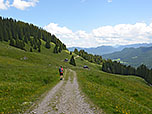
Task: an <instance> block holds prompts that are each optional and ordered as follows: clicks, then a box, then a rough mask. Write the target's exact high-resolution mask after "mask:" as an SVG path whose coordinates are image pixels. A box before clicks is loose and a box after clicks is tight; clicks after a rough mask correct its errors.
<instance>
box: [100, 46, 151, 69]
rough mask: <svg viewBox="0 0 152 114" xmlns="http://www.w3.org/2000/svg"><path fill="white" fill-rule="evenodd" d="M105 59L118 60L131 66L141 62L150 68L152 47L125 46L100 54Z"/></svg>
mask: <svg viewBox="0 0 152 114" xmlns="http://www.w3.org/2000/svg"><path fill="white" fill-rule="evenodd" d="M102 57H103V58H105V59H112V60H118V61H121V62H123V63H125V64H129V65H132V66H136V67H137V66H139V65H141V64H145V65H147V67H149V68H152V47H140V48H125V49H123V50H122V51H119V52H114V53H111V54H105V55H102Z"/></svg>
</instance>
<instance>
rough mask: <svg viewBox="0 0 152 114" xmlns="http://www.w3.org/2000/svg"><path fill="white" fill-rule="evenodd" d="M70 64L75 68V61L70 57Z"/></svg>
mask: <svg viewBox="0 0 152 114" xmlns="http://www.w3.org/2000/svg"><path fill="white" fill-rule="evenodd" d="M70 64H71V65H73V66H76V63H75V60H74V56H73V55H72V57H71V59H70Z"/></svg>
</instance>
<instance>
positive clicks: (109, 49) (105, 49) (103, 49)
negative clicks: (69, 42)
mask: <svg viewBox="0 0 152 114" xmlns="http://www.w3.org/2000/svg"><path fill="white" fill-rule="evenodd" d="M150 46H152V43H149V44H148V43H143V44H132V45H118V46H115V47H113V46H99V47H96V48H80V47H71V48H68V49H69V51H74V49H75V48H77V49H78V50H81V49H83V50H85V51H86V52H88V53H91V54H96V55H104V54H109V53H113V52H116V51H121V50H123V49H125V48H131V47H132V48H139V47H150Z"/></svg>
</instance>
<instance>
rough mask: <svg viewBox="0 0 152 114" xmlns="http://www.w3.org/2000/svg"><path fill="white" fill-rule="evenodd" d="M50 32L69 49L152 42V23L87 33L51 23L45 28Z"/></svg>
mask: <svg viewBox="0 0 152 114" xmlns="http://www.w3.org/2000/svg"><path fill="white" fill-rule="evenodd" d="M44 29H45V30H47V31H48V32H50V33H52V34H55V35H56V36H57V37H58V38H59V39H60V40H61V41H63V42H64V43H65V44H66V45H67V46H68V47H72V46H79V47H97V46H101V45H127V44H135V43H150V42H152V23H151V24H149V25H147V24H145V23H136V24H118V25H115V26H101V27H99V28H96V29H93V30H92V31H91V32H90V33H87V32H86V31H82V30H79V31H76V32H73V31H72V30H70V29H69V28H67V27H60V26H59V25H58V24H54V23H50V24H49V25H47V26H45V27H44Z"/></svg>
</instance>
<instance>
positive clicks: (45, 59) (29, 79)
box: [0, 42, 69, 113]
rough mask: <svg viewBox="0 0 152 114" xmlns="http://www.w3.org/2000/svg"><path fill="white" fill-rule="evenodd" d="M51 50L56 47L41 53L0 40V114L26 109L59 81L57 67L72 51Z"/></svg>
mask: <svg viewBox="0 0 152 114" xmlns="http://www.w3.org/2000/svg"><path fill="white" fill-rule="evenodd" d="M52 51H53V46H52V48H51V49H50V50H48V49H45V48H44V49H43V51H42V53H31V52H25V51H22V50H20V49H17V48H14V47H11V46H9V45H7V43H4V42H3V43H1V42H0V113H1V112H5V113H9V112H11V113H16V112H21V111H23V110H25V109H26V108H27V107H28V106H30V105H31V102H34V101H35V100H36V99H37V98H38V97H39V96H40V95H41V94H42V93H44V92H46V91H47V90H48V89H50V88H51V87H53V86H54V85H55V84H56V83H57V82H58V81H59V74H58V67H59V65H61V64H62V65H65V64H66V63H64V62H63V60H64V58H65V57H69V54H67V53H66V52H63V53H62V54H59V55H56V54H53V53H52ZM61 55H62V56H61ZM24 57H26V58H27V59H26V60H24V59H23V58H24Z"/></svg>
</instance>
